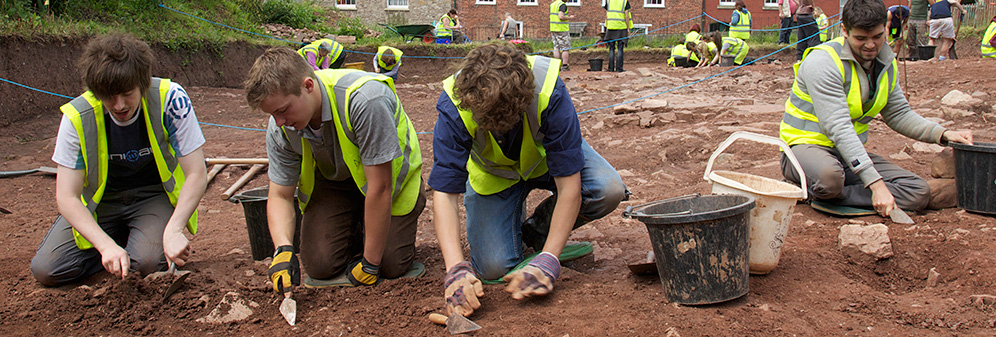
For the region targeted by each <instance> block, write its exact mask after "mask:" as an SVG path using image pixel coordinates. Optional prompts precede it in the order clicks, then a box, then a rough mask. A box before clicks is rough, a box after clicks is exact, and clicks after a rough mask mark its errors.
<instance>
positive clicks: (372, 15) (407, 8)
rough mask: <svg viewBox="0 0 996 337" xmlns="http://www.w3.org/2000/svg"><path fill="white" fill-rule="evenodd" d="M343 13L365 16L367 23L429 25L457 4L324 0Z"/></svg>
mask: <svg viewBox="0 0 996 337" xmlns="http://www.w3.org/2000/svg"><path fill="white" fill-rule="evenodd" d="M322 3H323V4H325V5H326V6H330V7H335V8H336V9H337V10H339V12H340V13H341V14H343V15H347V16H349V17H353V18H359V19H361V20H363V23H365V24H366V25H367V26H370V27H376V26H377V24H378V23H384V24H389V25H392V26H397V25H422V24H425V25H428V24H432V21H434V20H437V19H439V17H440V16H441V15H443V13H446V12H447V11H449V10H450V8H453V5H454V4H453V1H452V0H324V1H322Z"/></svg>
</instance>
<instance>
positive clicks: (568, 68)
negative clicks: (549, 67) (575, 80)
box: [560, 64, 571, 71]
mask: <svg viewBox="0 0 996 337" xmlns="http://www.w3.org/2000/svg"><path fill="white" fill-rule="evenodd" d="M569 70H571V66H570V65H569V64H563V65H561V66H560V71H569Z"/></svg>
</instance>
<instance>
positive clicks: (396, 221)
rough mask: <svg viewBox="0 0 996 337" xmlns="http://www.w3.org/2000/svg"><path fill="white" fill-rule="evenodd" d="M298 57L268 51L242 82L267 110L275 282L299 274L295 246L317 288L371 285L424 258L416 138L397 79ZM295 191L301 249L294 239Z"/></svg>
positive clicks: (279, 284)
mask: <svg viewBox="0 0 996 337" xmlns="http://www.w3.org/2000/svg"><path fill="white" fill-rule="evenodd" d="M294 56H295V55H294V53H293V51H292V50H290V49H287V48H271V49H269V50H267V51H266V52H264V53H263V54H262V55H260V56H259V57H258V58H257V59H256V62H255V63H254V64H253V66H252V68H250V70H249V74H248V75H246V80H245V82H244V86H245V95H246V102H247V103H248V104H249V106H250V108H252V109H259V110H261V111H263V112H265V113H267V114H269V115H270V118H269V124H268V125H267V130H266V156H267V159H269V162H270V166H269V168H268V174H269V178H270V185H269V194H268V196H267V202H266V218H267V222H268V224H269V230H270V236H271V238H272V240H273V244H274V245H275V246H276V247H277V249H276V251H275V252H274V254H273V262H272V263H271V264H270V269H269V271H268V274H269V277H270V280H271V281H272V282H273V289H274V290H275V291H277V292H278V293H281V294H285V295H287V294H286V293H287V292H288V291H290V289H291V287H292V286H293V285H294V284H296V283H297V282H299V280H300V274H301V272H300V267H299V266H298V263H297V253H300V258H301V265H303V267H304V269H305V270H307V273H308V278H306V279H305V280H304V284H305V286H307V287H311V288H322V287H333V286H370V285H374V284H376V283H378V282H379V281H380V280H381V279H382V278H396V277H400V276H402V275H406V273H409V271H410V269H411V268H412V267H413V266H417V265H415V264H414V263H413V261H414V259H415V233H416V230H417V225H418V224H417V219H418V216H419V214H421V213H422V209H423V208H424V207H425V197H424V196H423V195H422V189H421V185H422V177H421V170H422V155H421V152H420V150H419V147H418V139H416V138H415V130H414V128H413V126H412V125H411V121H410V120H409V118H408V115H407V114H405V112H404V108H403V107H402V106H401V103H400V101H399V100H398V96H397V94H396V92H395V89H394V81H392V80H390V79H389V78H388V77H385V76H381V75H376V74H372V73H367V72H362V71H357V70H350V69H328V70H319V71H313V70H311V68H310V67H308V65H307V64H306V63H305V62H304V61H303V60H302V59H301V58H299V57H294ZM332 107H338V108H336V110H335V111H333V108H332ZM347 126H348V127H347ZM295 189H296V190H297V192H296V193H295ZM295 194H296V196H297V199H298V200H299V202H298V205H299V208H300V210H301V212H302V221H301V229H300V233H301V236H300V252H296V251H295V249H294V246H293V242H294V231H295V225H296V224H295V222H296V221H295V219H296V216H295V210H294V204H293V202H294V199H295ZM416 268H417V267H416ZM422 271H424V269H422ZM417 275H421V273H418V274H417ZM417 275H413V276H417Z"/></svg>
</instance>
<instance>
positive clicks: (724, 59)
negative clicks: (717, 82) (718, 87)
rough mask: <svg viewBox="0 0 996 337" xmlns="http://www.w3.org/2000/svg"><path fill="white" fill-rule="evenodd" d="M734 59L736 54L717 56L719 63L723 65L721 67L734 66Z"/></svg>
mask: <svg viewBox="0 0 996 337" xmlns="http://www.w3.org/2000/svg"><path fill="white" fill-rule="evenodd" d="M736 59H737V57H736V56H726V55H723V56H720V57H719V65H720V66H723V67H730V66H734V65H736V63H735V62H734V61H736Z"/></svg>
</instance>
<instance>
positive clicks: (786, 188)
mask: <svg viewBox="0 0 996 337" xmlns="http://www.w3.org/2000/svg"><path fill="white" fill-rule="evenodd" d="M737 139H748V140H753V141H757V142H761V143H768V144H774V145H778V146H779V147H781V148H782V149H783V151H784V153H785V154H786V155H787V156H788V158H789V161H790V162H791V163H792V165H793V166H794V168H795V169H796V170H797V171H798V172H799V176H800V177H801V180H802V181H801V182H802V184H801V186H806V176H805V174H804V173H803V172H802V167H801V166H799V162H798V160H797V159H796V158H795V155H793V154H792V151H791V150H790V148H789V146H788V144H785V142H783V141H781V140H780V139H778V138H774V137H769V136H765V135H759V134H755V133H750V132H743V131H738V132H735V133H733V134H732V135H730V137H729V138H727V139H726V141H724V142H723V143H722V144H720V146H719V148H717V149H716V151H715V152H713V154H712V156H711V157H710V158H709V163H708V164H706V171H705V174H704V175H703V178H704V179H705V180H707V181H710V182H712V183H713V184H712V193H714V194H740V195H748V196H752V197H754V199H755V200H756V205H755V207H754V209H753V210H751V214H750V248H749V253H748V254H749V255H748V256H749V257H748V259H749V265H750V273H751V274H767V273H768V272H770V271H771V270H772V269H775V266H777V265H778V259H779V257H780V256H781V249H782V244H784V242H785V236H786V234H787V233H788V227H789V223H790V222H791V221H792V213H793V209H794V208H795V204H796V200H799V199H806V197H807V194H806V189H804V188H800V187H799V186H795V185H792V184H789V183H785V182H782V181H778V180H775V179H771V178H765V177H760V176H755V175H751V174H747V173H740V172H731V171H712V164H713V162H714V161H715V160H716V157H718V156H719V154H720V153H722V152H723V150H725V149H726V148H727V147H729V146H730V144H732V143H733V142H734V141H735V140H737Z"/></svg>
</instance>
